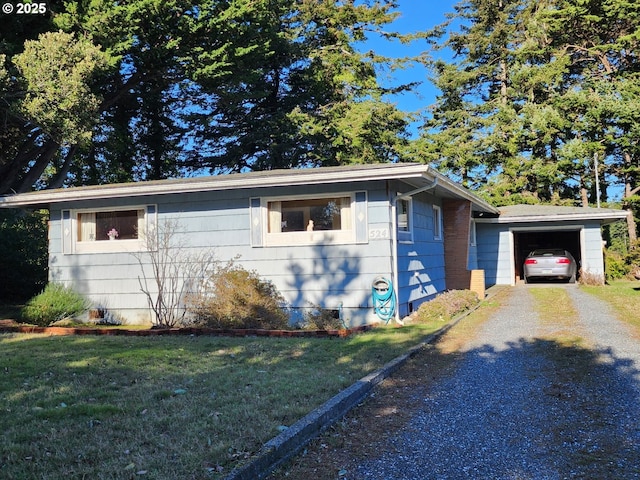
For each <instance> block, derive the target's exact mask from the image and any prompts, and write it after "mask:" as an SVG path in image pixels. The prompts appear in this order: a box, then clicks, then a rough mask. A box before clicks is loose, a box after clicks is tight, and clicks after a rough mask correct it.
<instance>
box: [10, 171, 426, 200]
mask: <svg viewBox="0 0 640 480" xmlns="http://www.w3.org/2000/svg"><path fill="white" fill-rule="evenodd" d="M428 172H429V166H428V165H421V164H419V165H415V164H398V165H393V166H385V167H384V168H363V169H358V167H353V168H352V169H349V168H345V169H331V170H330V171H327V170H324V169H322V168H316V169H313V168H310V169H301V170H286V171H282V172H281V173H275V172H273V171H272V172H265V173H264V174H262V175H260V174H228V175H218V176H211V177H202V178H195V179H194V178H190V179H176V180H158V181H150V182H137V183H136V182H133V183H121V184H113V185H98V186H89V187H72V188H63V189H56V190H41V191H37V192H29V193H22V194H16V195H8V196H3V197H0V208H3V207H4V208H15V207H35V206H44V205H49V204H53V203H61V202H73V201H80V200H96V199H103V198H126V197H142V196H150V195H170V194H180V193H192V192H205V191H224V190H233V189H249V188H267V187H286V186H297V185H320V184H331V183H333V184H339V183H351V182H356V181H357V182H366V181H374V180H393V179H399V180H402V179H409V178H419V177H425V178H429V177H433V175H432V174H431V175H427V173H428ZM429 173H432V172H429Z"/></svg>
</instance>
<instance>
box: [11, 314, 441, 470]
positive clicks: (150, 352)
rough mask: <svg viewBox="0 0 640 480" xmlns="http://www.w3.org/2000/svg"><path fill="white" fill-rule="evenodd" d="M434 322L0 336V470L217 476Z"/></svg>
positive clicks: (402, 348) (396, 352)
mask: <svg viewBox="0 0 640 480" xmlns="http://www.w3.org/2000/svg"><path fill="white" fill-rule="evenodd" d="M442 325H443V323H442V322H434V323H432V324H430V325H415V326H409V327H404V328H395V327H384V328H378V329H375V330H373V331H371V332H368V333H365V334H361V335H356V336H353V337H349V338H344V339H339V338H333V339H315V338H314V339H305V338H301V339H292V338H288V339H287V338H255V337H254V338H221V337H199V336H198V337H196V336H194V337H164V336H163V337H120V336H118V337H86V336H70V337H46V336H36V335H27V334H6V335H0V408H1V409H2V415H1V416H0V431H2V433H3V438H2V443H1V447H0V477H2V478H14V479H32V478H40V479H59V478H78V479H79V478H93V479H101V478H110V479H111V478H138V477H142V478H144V476H146V478H181V479H187V478H215V477H220V476H223V475H225V474H228V473H229V471H230V470H231V469H232V468H233V467H234V466H235V465H237V464H239V463H241V462H243V461H244V460H246V458H248V457H249V456H250V455H252V454H254V453H255V452H256V451H257V450H258V449H259V448H260V447H261V445H262V444H263V443H264V442H265V441H267V440H268V439H270V438H272V437H274V436H275V435H277V434H278V433H279V431H281V429H282V428H284V427H286V426H287V425H291V424H292V423H294V422H295V421H297V420H298V419H300V418H301V417H302V416H304V415H305V414H307V413H308V412H309V411H311V410H312V409H313V408H315V407H316V406H318V405H320V404H322V403H323V402H325V401H326V400H328V399H329V398H331V397H332V396H333V395H335V394H336V393H337V392H339V391H340V390H341V389H343V388H345V387H347V386H348V385H350V384H352V383H353V382H354V381H355V380H357V379H359V378H361V377H363V376H364V375H366V374H367V373H370V372H371V371H373V370H375V369H377V368H379V367H380V366H382V365H383V364H384V363H386V362H387V361H389V360H391V359H392V358H395V357H396V356H398V355H399V354H401V353H404V352H405V351H406V350H407V348H409V347H411V346H413V345H415V344H417V343H418V342H419V341H420V340H421V339H423V338H424V336H426V335H427V334H428V333H430V332H432V331H434V330H436V329H437V328H439V327H441V326H442Z"/></svg>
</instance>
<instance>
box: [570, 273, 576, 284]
mask: <svg viewBox="0 0 640 480" xmlns="http://www.w3.org/2000/svg"><path fill="white" fill-rule="evenodd" d="M569 283H576V274H575V273H574V274H573V275H571V277H569Z"/></svg>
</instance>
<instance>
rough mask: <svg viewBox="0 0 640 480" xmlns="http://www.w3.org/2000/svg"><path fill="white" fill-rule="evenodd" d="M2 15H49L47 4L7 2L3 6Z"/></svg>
mask: <svg viewBox="0 0 640 480" xmlns="http://www.w3.org/2000/svg"><path fill="white" fill-rule="evenodd" d="M2 13H4V14H5V15H12V14H13V15H42V14H45V13H47V4H46V3H45V2H34V3H16V4H15V5H14V4H13V3H11V2H5V3H3V4H2Z"/></svg>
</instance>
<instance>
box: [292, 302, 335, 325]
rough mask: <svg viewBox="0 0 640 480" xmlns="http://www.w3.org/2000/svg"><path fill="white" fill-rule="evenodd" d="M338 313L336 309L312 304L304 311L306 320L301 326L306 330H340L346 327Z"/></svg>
mask: <svg viewBox="0 0 640 480" xmlns="http://www.w3.org/2000/svg"><path fill="white" fill-rule="evenodd" d="M336 313H337V311H336V310H331V309H328V308H322V307H321V306H320V305H313V304H312V308H311V309H309V310H307V311H306V312H305V313H304V320H303V322H302V325H300V326H301V327H302V328H303V329H305V330H340V329H342V328H345V326H344V325H343V323H342V320H340V316H339V315H336Z"/></svg>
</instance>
